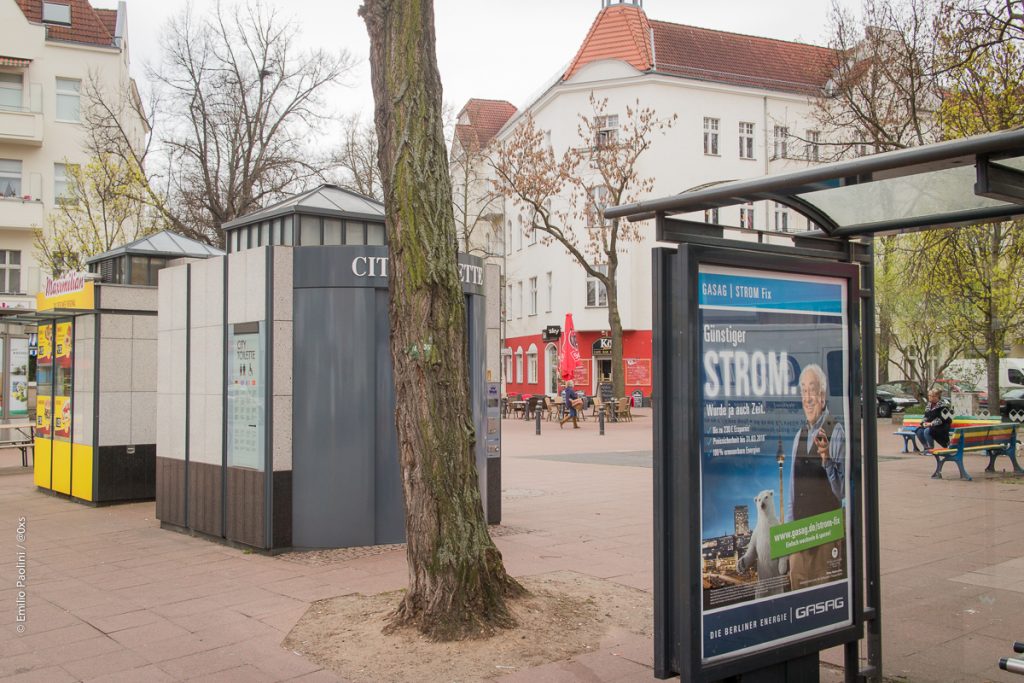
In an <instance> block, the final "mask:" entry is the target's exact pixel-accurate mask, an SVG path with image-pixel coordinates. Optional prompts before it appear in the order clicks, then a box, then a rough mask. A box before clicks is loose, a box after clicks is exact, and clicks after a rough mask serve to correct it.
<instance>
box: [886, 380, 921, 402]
mask: <svg viewBox="0 0 1024 683" xmlns="http://www.w3.org/2000/svg"><path fill="white" fill-rule="evenodd" d="M880 386H884V387H896V388H897V389H899V392H900V393H901V394H908V395H910V396H917V397H919V398H923V397H924V392H923V391H921V385H920V384H918V383H917V382H915V381H914V380H912V379H894V380H892V381H889V382H885V383H883V384H881V385H880Z"/></svg>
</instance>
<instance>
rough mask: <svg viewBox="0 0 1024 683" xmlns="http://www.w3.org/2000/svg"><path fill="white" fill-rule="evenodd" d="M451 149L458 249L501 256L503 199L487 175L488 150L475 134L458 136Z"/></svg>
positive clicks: (450, 163)
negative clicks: (463, 136) (462, 137)
mask: <svg viewBox="0 0 1024 683" xmlns="http://www.w3.org/2000/svg"><path fill="white" fill-rule="evenodd" d="M451 149H452V154H451V160H450V162H449V170H450V172H451V178H452V199H453V200H454V206H455V230H456V233H457V235H458V240H459V249H460V250H462V251H463V252H465V253H467V254H474V255H476V256H480V257H483V258H487V257H489V256H499V255H500V254H502V253H504V252H503V250H502V248H501V246H500V244H501V241H502V239H503V235H504V231H503V230H502V224H503V213H502V203H503V202H502V199H503V198H502V196H501V194H500V193H498V192H496V191H495V189H494V187H493V186H492V184H491V181H490V178H489V177H488V175H487V172H486V171H487V169H488V168H489V167H490V164H489V156H488V153H487V150H486V149H484V148H483V147H482V146H481V145H480V141H479V140H477V139H476V138H475V137H474V136H472V135H469V136H466V137H465V138H464V139H455V141H454V142H453V144H452V148H451Z"/></svg>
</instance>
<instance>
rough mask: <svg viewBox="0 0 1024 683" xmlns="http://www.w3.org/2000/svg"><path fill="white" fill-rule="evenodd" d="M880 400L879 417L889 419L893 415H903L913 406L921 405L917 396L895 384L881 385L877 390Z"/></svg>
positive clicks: (876, 393) (876, 395)
mask: <svg viewBox="0 0 1024 683" xmlns="http://www.w3.org/2000/svg"><path fill="white" fill-rule="evenodd" d="M875 398H876V399H878V417H889V416H890V415H892V414H893V413H902V412H903V411H905V410H906V409H907V408H909V407H911V406H916V405H918V404H919V403H920V401H919V400H918V399H917V397H916V396H914V395H913V394H911V393H909V392H907V391H904V390H903V389H901V388H900V387H899V386H898V385H895V384H880V385H878V386H877V387H876V388H875Z"/></svg>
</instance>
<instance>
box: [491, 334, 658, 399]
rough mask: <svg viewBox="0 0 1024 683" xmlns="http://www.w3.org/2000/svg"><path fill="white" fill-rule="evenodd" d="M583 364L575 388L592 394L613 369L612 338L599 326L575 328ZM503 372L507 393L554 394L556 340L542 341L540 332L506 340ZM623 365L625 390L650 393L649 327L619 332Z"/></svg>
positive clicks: (558, 382) (557, 381) (557, 387)
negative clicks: (597, 328)
mask: <svg viewBox="0 0 1024 683" xmlns="http://www.w3.org/2000/svg"><path fill="white" fill-rule="evenodd" d="M576 339H577V342H578V344H579V348H580V360H581V361H582V365H581V366H580V367H578V368H577V369H576V390H577V391H582V392H583V393H585V394H587V395H593V394H594V393H595V392H596V390H597V384H598V382H600V381H601V380H602V379H603V378H605V377H608V376H610V373H611V371H612V358H611V346H610V344H611V339H610V337H609V336H608V335H607V334H605V333H604V332H602V331H600V330H580V329H577V330H576ZM502 356H503V358H502V361H503V362H502V372H503V373H504V379H505V392H506V393H508V394H529V395H533V394H555V393H556V392H558V391H561V388H562V386H563V383H562V382H561V380H560V379H558V377H557V376H558V340H549V341H545V340H544V338H543V335H541V333H539V332H538V333H537V334H532V335H526V336H521V337H512V338H509V339H506V340H505V347H504V349H503V350H502ZM622 359H623V362H622V365H623V367H622V368H620V369H619V372H621V373H623V376H624V378H625V385H626V394H627V395H628V394H632V393H633V392H634V391H636V390H640V392H641V393H642V394H643V395H644V396H645V397H646V396H650V395H651V382H652V381H653V380H652V377H653V368H652V365H651V331H650V330H625V331H623V333H622Z"/></svg>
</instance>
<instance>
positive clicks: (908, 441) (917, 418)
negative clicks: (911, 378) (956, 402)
mask: <svg viewBox="0 0 1024 683" xmlns="http://www.w3.org/2000/svg"><path fill="white" fill-rule="evenodd" d="M923 419H924V415H906V416H904V417H903V426H901V427H900V428H899V429H897V430H896V431H895V432H893V434H895V435H896V436H902V437H903V450H902V451H901V453H909V452H910V448H911V447H913V448H914V452H915V453H916V452H918V451H920V450H921V449H920V448H918V447H917V428H918V427H920V426H921V420H923ZM999 423H1000V420H999V418H997V417H974V416H973V415H957V416H956V417H954V418H953V424H952V425H951V427H950V429H956V428H957V427H981V426H987V425H997V424H999Z"/></svg>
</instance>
